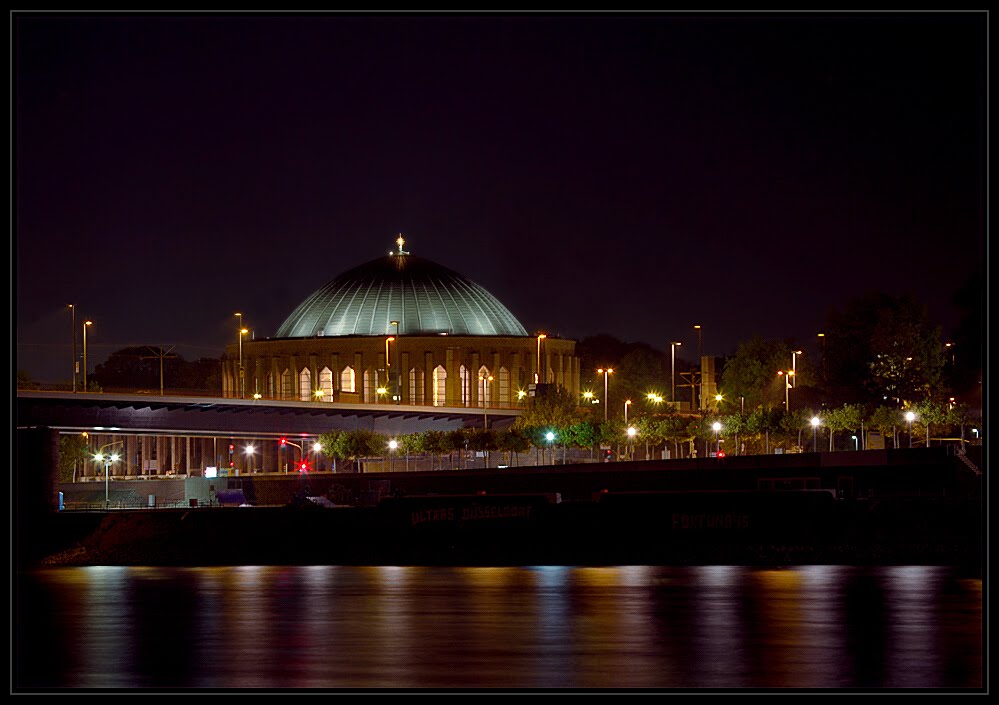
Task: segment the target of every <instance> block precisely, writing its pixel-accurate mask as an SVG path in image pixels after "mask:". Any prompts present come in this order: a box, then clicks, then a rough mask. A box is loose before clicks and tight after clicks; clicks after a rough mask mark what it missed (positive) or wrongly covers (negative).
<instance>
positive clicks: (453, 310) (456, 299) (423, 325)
mask: <svg viewBox="0 0 999 705" xmlns="http://www.w3.org/2000/svg"><path fill="white" fill-rule="evenodd" d="M392 321H398V322H399V326H398V330H396V326H394V325H392ZM396 333H398V334H399V335H439V334H441V333H447V334H448V335H504V336H526V335H527V331H526V330H525V329H524V326H522V325H521V324H520V321H518V320H517V319H516V318H515V317H514V316H513V314H512V313H510V311H509V310H507V308H506V307H505V306H504V305H503V304H501V303H500V302H499V300H498V299H497V298H496V297H495V296H493V295H492V294H490V293H489V292H488V291H486V290H485V289H483V288H482V287H481V286H479V285H478V284H476V283H475V282H473V281H471V280H469V279H467V278H465V277H463V276H462V275H460V274H458V273H457V272H455V271H453V270H451V269H448V268H447V267H444V266H442V265H439V264H437V263H436V262H431V261H430V260H427V259H423V258H422V257H414V256H413V255H411V254H409V253H407V252H405V251H403V250H402V245H401V244H400V246H399V252H395V253H392V254H391V255H388V256H386V257H379V258H378V259H375V260H372V261H370V262H367V263H366V264H362V265H360V266H359V267H355V268H354V269H351V270H349V271H347V272H344V273H343V274H341V275H340V276H338V277H337V278H336V279H334V280H333V281H331V282H329V283H328V284H326V286H324V287H322V288H321V289H319V290H317V291H316V292H315V293H313V294H312V295H311V296H309V297H308V298H307V299H306V300H305V301H303V302H302V303H301V304H300V305H299V306H298V308H296V309H295V310H294V311H293V312H292V314H291V315H290V316H288V318H287V319H285V321H284V323H282V324H281V327H280V328H278V331H277V337H278V338H307V337H313V336H318V335H328V336H348V335H379V336H381V335H394V334H396Z"/></svg>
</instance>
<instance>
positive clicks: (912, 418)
mask: <svg viewBox="0 0 999 705" xmlns="http://www.w3.org/2000/svg"><path fill="white" fill-rule="evenodd" d="M905 420H906V421H908V422H909V447H910V448H912V422H913V421H915V420H916V415H915V414H914V413H912V412H911V411H907V412H905Z"/></svg>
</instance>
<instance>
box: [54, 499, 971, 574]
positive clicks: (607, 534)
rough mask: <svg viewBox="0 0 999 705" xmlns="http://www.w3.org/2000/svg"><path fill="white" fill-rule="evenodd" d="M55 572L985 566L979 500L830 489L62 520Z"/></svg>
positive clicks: (403, 502)
mask: <svg viewBox="0 0 999 705" xmlns="http://www.w3.org/2000/svg"><path fill="white" fill-rule="evenodd" d="M55 526H56V533H57V534H58V535H59V536H60V537H61V542H62V544H63V545H62V546H61V549H62V550H60V551H55V552H54V553H53V556H52V557H51V559H50V560H49V561H48V563H49V564H56V565H58V564H122V565H143V564H146V565H238V564H278V565H281V564H372V565H377V564H400V565H403V564H458V565H509V564H563V565H566V564H568V565H574V564H595V565H600V564H632V563H635V564H714V563H721V564H725V563H732V564H789V563H849V564H865V563H867V564H870V563H921V564H959V565H974V564H976V561H978V554H979V550H978V546H980V541H979V539H980V536H981V531H980V527H981V520H980V512H979V510H978V508H977V504H976V502H974V501H973V500H968V499H958V498H940V497H934V498H930V497H923V498H918V497H909V498H892V499H885V500H880V501H877V502H870V501H867V500H837V499H835V498H833V497H832V495H831V494H830V493H828V492H796V493H791V492H788V493H757V492H750V493H739V492H712V493H675V494H669V493H667V494H650V493H641V494H620V495H608V496H606V497H604V498H602V499H601V500H600V501H597V502H586V503H582V502H581V503H564V504H553V503H551V502H550V500H549V498H547V497H544V496H537V495H530V496H525V495H496V496H450V497H443V496H442V497H419V498H398V499H389V500H387V501H385V502H383V503H382V504H380V505H379V506H378V507H364V508H333V509H321V508H317V507H315V506H314V505H313V506H303V507H273V508H216V509H204V508H199V509H196V510H159V511H135V512H112V513H109V514H100V513H82V512H80V513H66V514H63V515H60V516H58V517H55Z"/></svg>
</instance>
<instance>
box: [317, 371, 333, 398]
mask: <svg viewBox="0 0 999 705" xmlns="http://www.w3.org/2000/svg"><path fill="white" fill-rule="evenodd" d="M319 388H320V389H321V390H322V392H323V401H333V372H332V371H331V370H330V368H329V367H324V368H323V369H322V371H321V372H320V373H319Z"/></svg>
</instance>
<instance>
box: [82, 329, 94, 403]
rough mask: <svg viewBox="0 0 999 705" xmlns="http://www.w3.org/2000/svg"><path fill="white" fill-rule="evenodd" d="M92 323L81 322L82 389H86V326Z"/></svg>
mask: <svg viewBox="0 0 999 705" xmlns="http://www.w3.org/2000/svg"><path fill="white" fill-rule="evenodd" d="M92 325H94V322H93V321H84V322H83V391H87V326H92Z"/></svg>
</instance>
